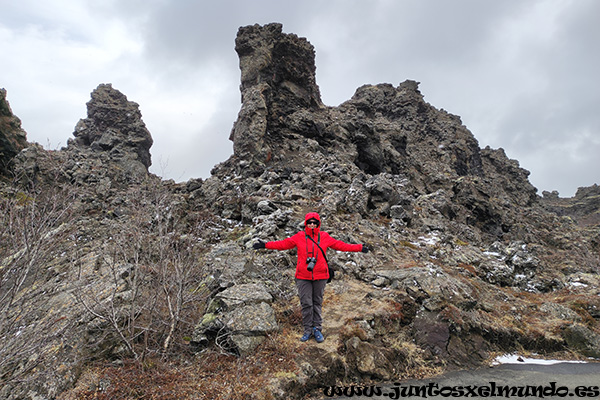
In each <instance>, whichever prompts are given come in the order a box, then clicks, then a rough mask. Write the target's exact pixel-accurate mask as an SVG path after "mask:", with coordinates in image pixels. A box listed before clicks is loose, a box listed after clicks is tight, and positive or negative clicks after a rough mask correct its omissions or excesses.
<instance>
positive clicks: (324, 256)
mask: <svg viewBox="0 0 600 400" xmlns="http://www.w3.org/2000/svg"><path fill="white" fill-rule="evenodd" d="M304 236H306V237H307V238H309V239H310V240H312V242H313V243H314V244H316V245H317V247H318V248H319V250H321V253H322V254H323V258H324V259H325V264H327V268H329V262H328V261H327V256H326V255H325V252H324V251H323V249H322V248H321V246H319V243H318V242H315V239H313V238H311V237H310V235H307V234H306V233H305V234H304ZM320 241H321V234H320V233H319V242H320Z"/></svg>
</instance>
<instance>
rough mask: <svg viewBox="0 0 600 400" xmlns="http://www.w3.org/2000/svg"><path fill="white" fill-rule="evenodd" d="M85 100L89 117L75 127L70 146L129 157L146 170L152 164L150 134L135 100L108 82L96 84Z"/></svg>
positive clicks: (116, 156)
mask: <svg viewBox="0 0 600 400" xmlns="http://www.w3.org/2000/svg"><path fill="white" fill-rule="evenodd" d="M91 96H92V99H91V100H90V101H89V102H88V103H87V110H88V117H87V118H86V119H82V120H80V121H79V122H78V123H77V126H76V127H75V132H73V135H74V136H75V140H74V141H73V142H70V145H71V144H72V145H76V146H89V147H90V148H91V149H92V150H94V151H106V152H109V153H110V155H111V158H114V159H122V158H131V159H133V160H137V161H139V162H141V163H142V164H143V165H144V167H145V168H146V170H147V169H148V168H149V167H150V165H151V164H152V161H151V156H150V147H151V146H152V143H153V140H152V136H151V135H150V132H149V131H148V129H146V125H145V124H144V122H143V121H142V114H141V112H140V110H139V106H138V104H137V103H134V102H132V101H129V100H127V97H126V96H125V95H124V94H122V93H121V92H119V91H118V90H116V89H113V87H112V85H111V84H101V85H99V86H98V87H97V88H96V89H95V90H94V91H93V92H92V94H91Z"/></svg>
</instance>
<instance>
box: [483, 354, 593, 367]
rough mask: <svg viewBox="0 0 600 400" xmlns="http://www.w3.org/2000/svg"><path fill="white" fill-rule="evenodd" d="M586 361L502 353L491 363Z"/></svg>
mask: <svg viewBox="0 0 600 400" xmlns="http://www.w3.org/2000/svg"><path fill="white" fill-rule="evenodd" d="M585 362H586V361H578V360H544V359H540V358H529V357H521V356H520V355H518V354H504V355H502V356H499V357H496V358H495V359H494V361H492V365H500V364H537V365H553V364H558V363H573V364H581V363H585Z"/></svg>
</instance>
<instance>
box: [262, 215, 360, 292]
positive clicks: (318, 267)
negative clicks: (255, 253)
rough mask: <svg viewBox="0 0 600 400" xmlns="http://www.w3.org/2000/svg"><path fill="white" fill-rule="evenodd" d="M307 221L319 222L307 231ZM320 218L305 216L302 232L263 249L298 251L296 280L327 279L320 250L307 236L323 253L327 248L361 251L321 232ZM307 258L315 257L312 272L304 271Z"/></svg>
mask: <svg viewBox="0 0 600 400" xmlns="http://www.w3.org/2000/svg"><path fill="white" fill-rule="evenodd" d="M309 219H316V220H317V221H319V225H318V226H317V227H316V228H314V229H309V228H308V226H306V222H307V221H308V220H309ZM320 228H321V217H319V214H317V213H315V212H311V213H308V214H306V216H305V217H304V232H298V233H297V234H295V235H294V236H292V237H289V238H287V239H283V240H277V241H274V242H267V243H265V247H266V248H267V249H271V250H289V249H293V248H294V247H296V248H297V249H298V262H297V264H296V278H297V279H304V280H317V279H329V269H328V267H327V263H326V262H325V257H323V254H322V253H321V250H319V248H318V247H317V245H316V244H315V243H314V242H313V241H312V240H310V239H309V238H307V237H306V235H309V236H310V237H312V238H313V239H314V241H315V242H317V243H319V246H321V248H322V249H323V251H325V252H327V248H328V247H331V248H332V249H334V250H339V251H354V252H359V251H362V249H363V245H362V244H348V243H344V242H342V241H341V240H336V239H334V238H332V237H331V236H329V234H328V233H327V232H321V229H320ZM308 257H315V258H316V259H317V263H316V264H315V267H314V268H313V270H312V272H311V271H309V270H308V269H306V267H307V263H306V259H307V258H308Z"/></svg>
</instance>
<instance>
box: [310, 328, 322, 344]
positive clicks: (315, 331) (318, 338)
mask: <svg viewBox="0 0 600 400" xmlns="http://www.w3.org/2000/svg"><path fill="white" fill-rule="evenodd" d="M313 335H314V337H315V340H316V341H317V343H322V342H323V341H324V340H325V338H324V337H323V334H322V333H321V331H320V330H318V329H317V328H313Z"/></svg>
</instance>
